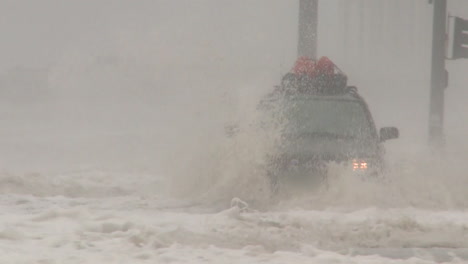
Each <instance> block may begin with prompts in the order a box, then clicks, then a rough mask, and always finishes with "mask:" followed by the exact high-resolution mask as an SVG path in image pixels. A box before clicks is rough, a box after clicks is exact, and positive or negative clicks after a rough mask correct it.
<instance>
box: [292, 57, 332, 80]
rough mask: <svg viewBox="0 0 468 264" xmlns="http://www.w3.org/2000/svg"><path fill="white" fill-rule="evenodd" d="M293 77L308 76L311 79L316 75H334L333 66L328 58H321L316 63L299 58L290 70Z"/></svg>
mask: <svg viewBox="0 0 468 264" xmlns="http://www.w3.org/2000/svg"><path fill="white" fill-rule="evenodd" d="M292 73H294V74H295V75H308V76H309V77H311V78H314V77H316V76H317V75H321V74H325V75H329V76H330V75H333V74H335V64H334V63H333V61H331V60H330V59H329V58H328V57H321V58H320V59H319V60H318V61H317V62H315V61H314V60H312V59H311V58H309V57H299V58H298V59H297V61H296V63H295V65H294V68H293V69H292Z"/></svg>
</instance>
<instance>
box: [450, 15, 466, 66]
mask: <svg viewBox="0 0 468 264" xmlns="http://www.w3.org/2000/svg"><path fill="white" fill-rule="evenodd" d="M452 48H453V51H452V59H463V58H465V59H468V20H465V19H462V18H459V17H453V46H452Z"/></svg>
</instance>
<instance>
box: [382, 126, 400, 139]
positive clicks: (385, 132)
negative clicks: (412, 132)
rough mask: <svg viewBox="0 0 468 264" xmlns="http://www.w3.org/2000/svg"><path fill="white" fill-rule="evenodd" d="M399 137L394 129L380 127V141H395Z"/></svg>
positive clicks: (396, 129) (398, 133)
mask: <svg viewBox="0 0 468 264" xmlns="http://www.w3.org/2000/svg"><path fill="white" fill-rule="evenodd" d="M399 136H400V132H399V131H398V128H396V127H382V128H381V129H380V141H381V142H384V141H387V140H389V139H395V138H398V137H399Z"/></svg>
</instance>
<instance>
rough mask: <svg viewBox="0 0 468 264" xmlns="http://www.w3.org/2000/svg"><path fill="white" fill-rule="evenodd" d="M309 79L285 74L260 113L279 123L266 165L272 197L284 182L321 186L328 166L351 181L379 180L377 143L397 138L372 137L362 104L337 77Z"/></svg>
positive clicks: (387, 134)
mask: <svg viewBox="0 0 468 264" xmlns="http://www.w3.org/2000/svg"><path fill="white" fill-rule="evenodd" d="M314 65H318V63H316V64H314ZM309 73H310V71H308V74H305V75H304V74H297V73H294V72H293V73H289V74H286V76H284V78H283V81H282V84H281V85H280V86H278V87H277V89H276V90H275V92H273V93H272V94H270V96H268V97H267V98H266V99H265V100H264V101H263V102H262V104H261V107H260V108H261V109H263V111H267V112H270V114H272V115H274V116H275V118H277V119H278V120H281V122H279V123H280V125H279V126H278V127H277V129H278V131H280V134H281V136H280V139H279V141H278V143H277V146H276V149H275V151H274V154H271V155H270V156H269V159H268V160H269V162H268V177H269V180H270V183H271V188H272V191H273V192H275V193H276V192H278V190H279V188H280V186H281V185H283V184H285V183H287V182H292V181H293V182H294V181H297V180H303V179H305V178H308V179H309V180H310V179H311V178H312V179H313V180H314V181H317V180H318V181H319V182H321V181H323V180H326V177H327V171H328V168H329V166H330V164H331V163H335V164H340V165H341V166H344V167H346V168H349V170H350V171H351V172H353V173H354V174H356V175H357V174H359V175H366V176H375V175H378V174H379V173H381V172H382V171H383V169H384V152H385V151H384V147H383V145H382V143H383V142H385V141H387V140H390V139H394V138H398V137H399V131H398V129H397V128H395V127H384V128H381V129H380V131H379V132H377V129H376V126H375V123H374V121H373V118H372V115H371V112H370V110H369V107H368V106H367V103H366V102H365V100H364V98H363V97H362V96H360V95H359V93H358V91H357V88H356V87H354V86H347V84H346V83H347V77H346V76H345V75H344V74H343V73H342V72H341V71H336V70H334V71H333V72H329V74H328V75H323V74H316V75H313V76H312V77H311V75H310V74H309ZM272 109H275V110H274V111H273V110H272Z"/></svg>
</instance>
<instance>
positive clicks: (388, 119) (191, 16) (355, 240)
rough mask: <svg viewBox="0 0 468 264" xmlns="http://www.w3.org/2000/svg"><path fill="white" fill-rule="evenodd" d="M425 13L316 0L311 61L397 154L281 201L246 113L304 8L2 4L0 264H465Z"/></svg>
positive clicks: (270, 86) (467, 82)
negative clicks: (320, 60) (435, 135)
mask: <svg viewBox="0 0 468 264" xmlns="http://www.w3.org/2000/svg"><path fill="white" fill-rule="evenodd" d="M433 1H436V2H437V1H441V0H433ZM447 2H448V7H447V9H448V13H449V14H450V15H451V16H457V17H462V18H465V19H468V1H466V0H448V1H447ZM433 7H434V6H433V5H432V4H429V1H427V0H411V1H408V0H379V1H372V0H319V8H318V34H317V36H318V37H317V39H318V43H317V46H318V50H317V53H318V56H319V57H321V56H327V57H328V58H330V59H331V60H332V61H333V62H334V63H335V65H337V66H338V67H339V68H340V70H341V71H342V72H343V73H345V74H346V76H347V82H348V85H352V86H356V87H357V89H358V93H359V94H360V95H361V96H362V98H364V100H365V101H366V103H367V105H368V107H369V110H370V112H371V114H372V117H373V119H374V122H375V126H376V128H377V129H380V128H381V127H397V128H398V130H399V138H398V139H396V140H389V141H388V142H385V143H384V144H383V146H384V147H385V154H383V156H384V158H383V159H384V160H385V164H386V166H385V170H384V171H382V172H381V173H379V175H378V176H370V178H369V177H367V178H366V177H364V178H363V177H357V176H356V175H354V174H353V172H352V171H348V167H346V166H347V165H346V166H345V165H343V164H341V163H339V164H336V163H335V162H332V163H333V164H330V166H329V167H328V169H327V171H326V179H327V180H326V184H318V185H314V186H310V189H309V187H306V188H301V190H297V191H296V190H295V189H294V188H292V189H289V191H288V192H287V193H283V194H277V193H276V191H273V190H272V187H271V177H270V176H269V175H270V174H269V173H270V170H269V165H271V161H270V160H269V157H270V156H271V155H272V152H273V150H276V148H275V143H276V142H277V140H278V138H280V137H281V136H279V131H276V130H274V129H272V130H267V131H265V129H264V128H263V129H262V128H260V127H262V126H261V125H260V126H259V125H258V124H259V123H261V124H263V122H264V120H263V119H262V118H264V116H263V114H262V112H261V110H259V105H260V104H261V102H262V101H263V100H264V99H265V98H266V97H268V95H269V94H271V93H272V92H273V91H274V89H275V86H277V85H280V84H281V83H282V77H283V76H284V75H285V74H286V73H288V72H290V71H291V69H292V68H293V66H294V65H295V62H296V60H297V59H298V54H297V53H298V51H297V45H298V21H299V18H298V16H299V0H297V1H292V0H255V1H247V0H238V1H229V0H178V1H170V0H151V1H149V0H141V1H130V0H128V1H127V0H114V1H108V0H103V1H91V0H81V1H59V0H42V1H33V0H24V1H13V0H0V32H1V40H2V47H3V48H2V49H0V58H1V60H0V115H1V119H0V120H1V122H2V123H1V124H2V125H1V129H0V169H1V170H0V207H1V208H2V215H1V216H0V252H1V253H2V254H1V255H0V262H1V263H260V262H263V263H351V262H352V263H441V262H444V263H468V249H467V248H468V231H467V230H468V214H467V208H468V191H466V186H468V173H467V171H468V164H467V162H466V160H467V159H468V141H467V140H466V136H467V135H468V115H467V113H468V105H467V104H466V98H468V89H467V88H468V75H467V74H466V73H467V72H468V59H459V60H447V61H446V68H447V71H448V73H449V82H448V87H447V89H446V90H445V108H444V111H445V113H444V128H443V133H444V139H443V141H444V142H445V144H444V147H443V148H442V149H437V148H434V147H431V146H430V144H428V142H429V134H428V128H429V120H430V118H429V116H430V115H429V102H430V87H431V56H432V28H433V25H432V22H433ZM230 129H233V130H234V132H232V131H231V130H230ZM353 162H354V160H353ZM345 167H346V168H345ZM366 168H367V163H366ZM311 174H313V173H311ZM286 177H288V176H287V175H286ZM311 177H313V176H311ZM303 187H304V186H303ZM304 189H305V190H304Z"/></svg>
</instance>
